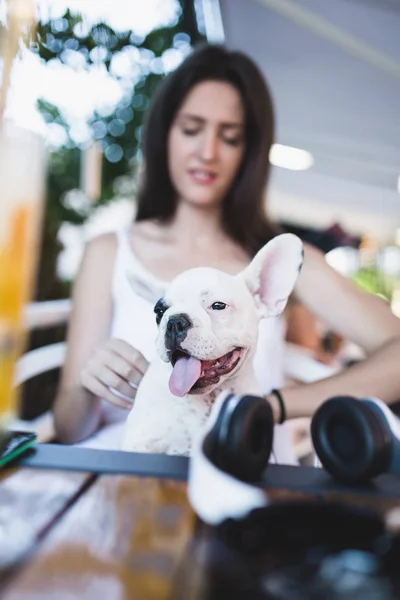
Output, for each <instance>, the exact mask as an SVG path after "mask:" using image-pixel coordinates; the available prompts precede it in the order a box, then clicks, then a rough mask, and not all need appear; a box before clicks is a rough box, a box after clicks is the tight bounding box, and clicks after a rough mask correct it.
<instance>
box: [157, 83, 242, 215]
mask: <svg viewBox="0 0 400 600" xmlns="http://www.w3.org/2000/svg"><path fill="white" fill-rule="evenodd" d="M244 119H245V117H244V110H243V105H242V100H241V97H240V94H239V93H238V91H237V90H236V89H235V88H234V87H233V86H232V85H231V84H229V83H224V82H221V81H204V82H202V83H199V84H197V85H196V86H194V87H193V88H192V89H191V91H190V92H189V93H188V95H187V96H186V98H185V100H184V101H183V103H182V106H181V107H180V109H179V111H178V113H177V115H176V117H175V120H174V121H173V123H172V126H171V129H170V132H169V135H168V167H169V173H170V177H171V180H172V183H173V186H174V187H175V189H176V191H177V193H178V196H179V199H180V201H181V202H182V201H183V202H189V203H191V204H195V205H198V206H203V207H210V206H216V205H218V203H219V202H220V201H221V200H222V198H224V196H225V195H226V193H227V192H228V191H229V188H230V187H231V185H232V182H233V180H234V178H235V175H236V173H237V171H238V169H239V167H240V164H241V162H242V158H243V154H244V146H245V140H244V127H245V123H244Z"/></svg>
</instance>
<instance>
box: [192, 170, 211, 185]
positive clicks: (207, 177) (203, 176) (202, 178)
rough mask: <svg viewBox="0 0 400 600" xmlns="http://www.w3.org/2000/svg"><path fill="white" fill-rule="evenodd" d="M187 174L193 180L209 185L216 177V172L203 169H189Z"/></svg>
mask: <svg viewBox="0 0 400 600" xmlns="http://www.w3.org/2000/svg"><path fill="white" fill-rule="evenodd" d="M189 175H190V177H191V179H192V180H193V181H195V182H196V183H199V184H200V185H210V184H211V183H214V181H215V180H216V179H217V175H216V173H213V172H212V171H205V170H204V169H192V170H190V171H189Z"/></svg>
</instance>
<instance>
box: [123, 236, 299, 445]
mask: <svg viewBox="0 0 400 600" xmlns="http://www.w3.org/2000/svg"><path fill="white" fill-rule="evenodd" d="M302 260H303V245H302V243H301V241H300V240H299V238H298V237H296V236H295V235H292V234H282V235H279V236H277V237H276V238H274V239H273V240H271V241H270V242H268V244H266V245H265V246H264V247H263V248H261V250H260V251H259V252H258V253H257V254H256V256H255V257H254V259H253V260H252V262H251V263H250V265H249V266H248V267H247V268H246V269H244V271H242V272H241V273H239V274H238V275H235V276H233V275H228V274H227V273H223V272H222V271H219V270H217V269H212V268H203V267H201V268H195V269H190V270H188V271H185V272H184V273H182V274H181V275H179V276H178V277H176V278H175V279H174V280H173V281H172V282H171V283H170V284H169V285H168V287H167V289H166V291H165V294H164V296H163V297H162V298H161V299H160V300H159V301H158V302H157V304H156V305H155V308H154V312H155V314H156V320H157V323H158V336H157V356H156V358H155V359H154V360H153V361H152V362H151V364H150V366H149V368H148V370H147V372H146V374H145V376H144V377H143V379H142V381H141V384H140V386H139V389H138V392H137V395H136V399H135V402H134V405H133V408H132V410H131V412H130V413H129V416H128V418H127V421H126V424H125V430H124V435H123V441H122V449H123V450H128V451H134V452H154V453H166V454H181V455H189V454H190V450H191V443H192V439H193V438H194V437H195V436H196V435H198V432H199V431H200V428H201V427H202V426H203V425H204V422H205V420H206V419H207V417H208V415H209V413H210V409H211V406H212V404H213V402H214V400H215V398H216V396H217V395H218V394H219V393H220V392H221V391H222V390H230V391H232V392H233V393H235V394H244V393H247V394H256V395H257V394H260V390H259V387H258V384H257V380H256V376H255V373H254V370H253V358H254V354H255V351H256V347H257V338H258V326H259V322H260V320H261V319H262V318H268V317H272V316H277V315H279V314H280V313H281V312H282V310H283V309H284V308H285V306H286V302H287V300H288V297H289V295H290V293H291V291H292V289H293V287H294V284H295V282H296V279H297V276H298V274H299V271H300V268H301V265H302Z"/></svg>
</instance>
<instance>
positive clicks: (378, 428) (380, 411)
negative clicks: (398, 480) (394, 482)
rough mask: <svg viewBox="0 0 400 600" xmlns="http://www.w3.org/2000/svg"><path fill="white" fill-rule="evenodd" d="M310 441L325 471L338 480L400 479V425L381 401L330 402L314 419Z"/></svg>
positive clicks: (345, 399)
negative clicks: (391, 475)
mask: <svg viewBox="0 0 400 600" xmlns="http://www.w3.org/2000/svg"><path fill="white" fill-rule="evenodd" d="M311 437H312V441H313V445H314V449H315V452H316V454H317V456H318V458H319V460H320V461H321V463H322V465H323V467H325V469H326V470H327V471H329V473H331V475H333V476H334V477H335V478H336V479H338V480H341V481H344V482H346V483H359V482H365V481H368V480H369V479H372V478H373V477H376V476H377V475H379V474H381V473H385V472H391V473H396V474H399V475H400V422H399V421H398V419H397V418H396V417H395V415H394V414H393V413H392V411H391V410H390V409H389V408H388V407H387V406H386V404H384V403H383V402H382V401H381V400H378V399H376V398H363V399H356V398H353V397H351V396H336V397H333V398H330V399H329V400H327V401H326V402H324V404H322V405H321V406H320V407H319V409H318V410H317V411H316V413H315V414H314V416H313V418H312V421H311Z"/></svg>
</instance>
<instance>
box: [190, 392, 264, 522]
mask: <svg viewBox="0 0 400 600" xmlns="http://www.w3.org/2000/svg"><path fill="white" fill-rule="evenodd" d="M273 432H274V419H273V414H272V409H271V406H270V404H269V403H268V401H267V400H265V398H261V397H258V396H251V395H244V396H236V395H234V394H230V393H227V392H222V393H221V394H220V395H219V396H218V398H217V400H216V401H215V403H214V406H213V408H212V411H211V414H210V417H209V419H208V422H207V426H206V430H205V431H203V432H202V433H201V436H200V438H199V439H198V440H197V442H195V443H194V446H193V450H192V456H191V460H190V465H189V487H188V494H189V498H190V500H191V503H192V506H193V507H194V508H195V511H196V512H197V514H198V515H199V516H200V517H201V518H202V519H203V520H204V521H206V522H209V523H212V524H215V523H218V522H220V520H222V519H224V518H226V516H227V515H229V516H231V517H235V516H236V517H239V516H240V515H243V514H246V513H247V512H249V510H251V509H253V508H255V507H259V506H264V505H265V504H266V495H265V493H264V492H263V491H262V490H261V489H260V488H258V487H257V486H256V485H253V484H254V483H256V482H259V481H260V478H261V475H262V473H263V471H264V470H265V469H266V468H267V466H268V462H269V458H270V454H271V450H272V442H273ZM211 490H212V492H211Z"/></svg>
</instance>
